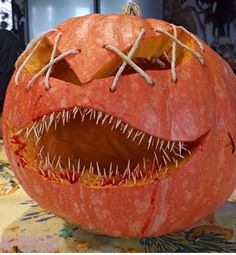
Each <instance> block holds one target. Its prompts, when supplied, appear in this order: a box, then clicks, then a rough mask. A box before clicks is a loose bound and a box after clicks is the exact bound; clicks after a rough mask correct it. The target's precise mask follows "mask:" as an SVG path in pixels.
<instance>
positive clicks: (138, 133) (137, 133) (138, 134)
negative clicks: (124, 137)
mask: <svg viewBox="0 0 236 255" xmlns="http://www.w3.org/2000/svg"><path fill="white" fill-rule="evenodd" d="M141 134H142V131H137V132H136V134H135V135H134V138H133V141H134V140H135V139H136V137H138V136H140V135H141Z"/></svg>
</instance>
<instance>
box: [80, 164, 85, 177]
mask: <svg viewBox="0 0 236 255" xmlns="http://www.w3.org/2000/svg"><path fill="white" fill-rule="evenodd" d="M85 168H86V167H85V166H84V167H83V169H82V172H81V176H83V175H84V172H85Z"/></svg>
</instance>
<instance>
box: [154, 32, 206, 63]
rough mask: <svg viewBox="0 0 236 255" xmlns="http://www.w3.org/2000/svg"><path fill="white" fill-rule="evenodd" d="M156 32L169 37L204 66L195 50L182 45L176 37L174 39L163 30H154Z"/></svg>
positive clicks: (202, 60)
mask: <svg viewBox="0 0 236 255" xmlns="http://www.w3.org/2000/svg"><path fill="white" fill-rule="evenodd" d="M156 31H157V32H159V33H162V34H164V35H167V36H169V37H170V38H171V39H172V40H173V41H175V42H176V43H178V44H179V45H180V46H181V47H183V48H184V49H186V50H188V51H190V52H191V53H192V54H193V55H194V56H195V57H196V58H197V59H198V60H199V62H200V63H201V64H202V65H204V59H203V57H202V55H201V54H199V53H198V52H197V51H196V50H194V49H192V48H190V47H189V46H187V45H186V44H184V43H182V42H181V41H180V40H179V39H177V38H176V37H174V36H173V35H172V34H170V33H169V32H167V31H166V30H163V29H160V28H158V29H156Z"/></svg>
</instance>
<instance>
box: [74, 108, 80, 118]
mask: <svg viewBox="0 0 236 255" xmlns="http://www.w3.org/2000/svg"><path fill="white" fill-rule="evenodd" d="M78 111H79V108H78V107H77V106H76V107H75V108H74V110H73V119H75V118H76V115H77V113H78Z"/></svg>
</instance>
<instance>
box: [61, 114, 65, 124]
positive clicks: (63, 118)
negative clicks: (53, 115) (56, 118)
mask: <svg viewBox="0 0 236 255" xmlns="http://www.w3.org/2000/svg"><path fill="white" fill-rule="evenodd" d="M61 118H62V124H63V126H65V123H66V117H65V110H63V112H62V117H61Z"/></svg>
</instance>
